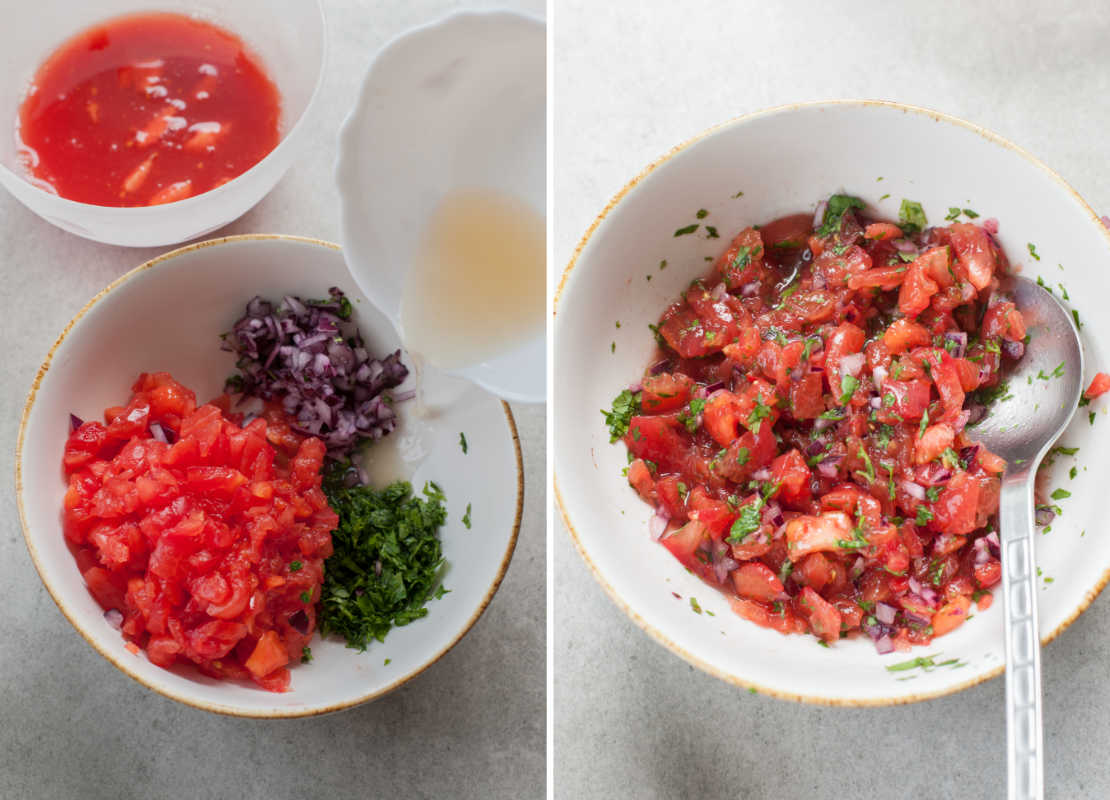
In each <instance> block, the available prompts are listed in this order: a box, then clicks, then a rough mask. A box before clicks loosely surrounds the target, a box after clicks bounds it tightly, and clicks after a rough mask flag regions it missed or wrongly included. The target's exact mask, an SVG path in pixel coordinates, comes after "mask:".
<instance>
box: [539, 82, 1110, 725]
mask: <svg viewBox="0 0 1110 800" xmlns="http://www.w3.org/2000/svg"><path fill="white" fill-rule="evenodd" d="M919 153H930V154H931V158H930V160H929V164H930V166H929V168H928V169H924V168H922V167H921V165H920V162H919V161H918V160H917V158H916V156H914V155H911V154H919ZM772 155H773V157H772ZM832 193H848V194H855V195H858V196H860V197H861V199H862V200H863V202H864V204H865V206H866V208H867V216H869V217H871V218H873V219H895V218H897V217H898V212H899V205H900V203H901V201H902V199H904V198H905V199H909V200H913V201H918V202H920V204H921V206H922V208H923V211H924V213H925V214H926V215H927V218H928V220H929V223H930V225H940V226H943V225H946V224H947V222H946V221H945V217H946V216H947V215H948V214H951V213H952V212H951V209H952V208H954V207H955V208H957V211H958V212H961V213H962V210H963V209H971V210H973V211H974V212H977V213H978V214H980V215H981V220H979V221H980V222H981V221H982V220H986V219H989V218H995V219H997V220H998V222H999V230H998V233H997V237H998V242H999V245H1000V246H1001V247H1002V249H1003V250H1004V251H1005V252H1006V254H1007V255H1008V256H1009V257H1010V259H1011V263H1012V266H1013V268H1014V269H1015V270H1018V271H1020V272H1021V274H1023V275H1025V276H1027V277H1042V278H1043V279H1044V280H1045V282H1050V285H1052V286H1053V287H1054V288H1055V289H1056V291H1057V292H1058V296H1062V295H1060V294H1059V293H1060V292H1061V289H1060V288H1058V287H1057V284H1058V283H1062V284H1063V285H1064V286H1065V287H1066V289H1067V291H1068V293H1069V296H1070V301H1068V302H1070V304H1071V305H1072V306H1073V308H1074V309H1075V310H1076V311H1077V312H1078V314H1079V316H1080V319H1081V321H1082V325H1083V327H1082V331H1081V336H1082V338H1083V340H1084V348H1085V351H1086V354H1087V356H1088V362H1089V363H1090V364H1091V375H1088V376H1086V381H1085V382H1086V383H1089V382H1090V380H1091V377H1092V376H1093V374H1094V372H1095V371H1096V370H1097V369H1098V367H1099V365H1105V364H1106V353H1105V347H1104V346H1103V345H1102V344H1101V343H1102V341H1104V340H1105V336H1106V335H1107V334H1108V333H1110V331H1108V330H1107V327H1106V325H1105V323H1103V322H1102V321H1101V320H1100V318H1099V317H1098V314H1097V311H1098V305H1097V303H1098V300H1097V298H1098V297H1100V296H1103V295H1104V294H1105V292H1106V291H1107V289H1108V288H1110V287H1108V286H1107V285H1106V281H1105V278H1104V277H1103V276H1104V275H1106V274H1107V273H1106V269H1107V268H1110V235H1108V232H1107V231H1106V229H1105V228H1104V226H1103V225H1102V224H1101V223H1100V222H1099V220H1098V218H1097V216H1096V215H1095V214H1094V213H1092V212H1091V210H1090V209H1089V208H1088V207H1087V206H1086V204H1085V203H1084V202H1083V201H1082V200H1081V199H1080V198H1079V197H1078V196H1077V195H1076V194H1075V193H1074V192H1073V191H1072V190H1071V189H1070V188H1069V187H1068V186H1067V185H1066V184H1065V183H1064V182H1063V181H1062V180H1061V179H1060V178H1059V177H1057V176H1056V175H1055V174H1053V173H1052V172H1051V171H1050V170H1048V169H1047V168H1046V167H1045V166H1044V165H1042V164H1040V162H1038V161H1036V160H1035V159H1034V158H1033V157H1031V156H1029V155H1028V154H1026V153H1024V152H1022V151H1021V150H1019V149H1018V148H1016V147H1015V146H1014V145H1012V144H1010V143H1008V142H1005V141H1004V140H1001V139H1000V138H999V137H997V136H995V135H994V134H992V133H990V132H987V131H984V130H983V129H981V128H978V127H976V126H974V125H971V124H968V123H964V122H961V121H959V120H955V119H953V118H951V117H947V116H945V115H942V114H938V113H935V112H931V111H927V110H924V109H917V108H912V107H909V106H903V105H899V104H895V103H884V102H870V101H844V102H829V103H814V104H805V105H796V106H789V107H784V108H779V109H772V110H770V111H766V112H760V113H756V114H752V115H750V116H748V117H743V118H740V119H737V120H734V121H732V122H729V123H725V124H723V125H721V126H719V127H717V128H715V129H712V130H710V131H708V132H706V133H704V134H702V135H700V136H698V137H696V138H695V139H694V140H692V141H691V142H689V143H687V144H685V145H683V146H681V147H678V148H676V149H675V151H674V152H673V153H672V154H671V155H669V156H667V157H665V158H663V159H662V160H660V161H659V162H657V163H656V164H655V165H653V166H652V167H650V168H649V169H647V170H646V171H645V172H644V173H643V174H641V175H640V176H639V177H638V178H636V179H634V180H633V181H632V182H631V183H630V184H628V186H626V187H625V188H624V189H623V190H622V191H621V192H620V193H619V194H618V195H617V196H616V198H615V199H614V200H613V201H612V203H611V204H610V205H609V207H608V209H607V210H606V211H605V212H604V213H603V214H602V215H601V217H600V218H599V219H598V221H597V223H596V225H595V226H594V227H593V228H592V229H591V231H590V232H589V233H588V234H587V236H586V237H585V238H584V239H583V240H582V242H581V243H580V244H579V246H578V251H577V254H576V255H575V256H574V258H573V259H572V260H571V262H570V265H569V266H568V268H567V270H566V272H565V273H564V276H563V279H562V284H561V286H560V288H559V290H558V293H557V295H556V302H555V329H554V331H555V332H554V336H555V364H554V383H555V385H557V386H559V387H560V391H559V392H557V393H556V398H555V402H554V425H555V429H556V435H555V436H554V438H553V441H554V448H555V452H554V473H555V475H554V478H555V491H556V498H557V501H558V503H559V506H560V509H561V511H562V513H563V519H564V521H565V522H566V525H567V528H568V529H569V531H570V533H571V535H572V538H573V539H574V541H575V543H576V545H577V546H578V548H579V550H580V552H581V553H582V554H583V556H584V557H585V558H586V560H587V563H588V564H589V565H590V567H591V569H592V570H593V571H594V574H595V575H596V576H597V577H598V579H599V581H600V582H601V584H602V585H603V587H604V588H605V589H606V590H607V591H608V592H609V594H610V596H612V597H613V598H614V600H615V601H616V602H617V604H618V605H619V606H620V607H621V608H622V609H624V610H625V611H626V613H628V614H629V615H630V616H632V617H633V619H634V620H635V621H636V622H637V623H638V624H639V625H641V627H643V628H644V629H645V630H646V631H647V632H648V633H649V634H651V635H652V636H653V637H654V638H656V639H657V640H658V641H660V642H661V643H663V644H665V645H666V646H667V647H669V648H670V649H672V650H674V651H675V652H676V653H677V654H678V655H680V656H682V657H683V658H685V659H686V660H688V661H689V662H691V663H692V664H694V665H696V666H699V667H701V668H702V669H705V670H706V671H708V672H710V673H711V674H714V675H716V676H718V677H721V678H722V679H724V680H727V681H729V682H732V683H735V684H737V685H739V686H743V687H746V688H749V689H752V690H753V691H762V692H765V693H768V694H772V695H775V696H780V697H784V698H788V699H796V700H803V701H806V702H814V703H824V704H836V705H882V704H892V703H906V702H914V701H917V700H922V699H927V698H930V697H935V696H939V695H941V694H945V693H949V692H952V691H956V690H958V689H961V688H966V687H968V686H971V685H974V684H976V683H978V682H980V681H983V680H986V679H987V678H989V677H993V676H995V675H997V674H999V673H1000V672H1001V670H1002V668H1003V659H1004V655H1003V647H1002V635H1001V611H1000V604H999V603H995V604H994V606H993V607H991V608H990V609H988V610H985V611H977V610H973V613H972V615H971V616H970V618H968V619H967V621H966V622H965V623H964V624H963V625H961V626H959V627H958V628H956V629H955V630H952V631H951V632H949V633H947V634H946V635H945V636H944V637H941V638H937V639H936V641H934V642H933V643H932V646H931V647H928V648H925V649H923V650H920V651H911V652H908V653H897V652H896V653H890V654H886V655H880V654H878V653H877V652H876V647H875V644H874V643H873V642H872V641H871V640H870V639H869V638H868V637H862V638H860V639H856V640H851V639H843V640H840V641H838V642H836V643H835V644H834V645H833V646H831V647H828V648H825V647H820V646H817V643H816V642H815V640H814V638H813V637H808V636H807V637H803V636H796V635H791V636H784V635H782V634H780V633H778V632H777V631H774V630H768V629H765V628H761V627H759V626H757V625H755V624H753V623H751V622H749V621H748V620H746V619H742V618H741V617H740V616H738V615H737V614H736V613H735V611H734V610H733V608H732V607H731V606H730V604H729V602H728V600H727V598H725V597H724V596H723V595H721V594H720V593H719V592H717V591H716V590H715V589H713V588H712V587H711V586H709V585H707V584H706V583H705V582H704V581H702V580H701V579H700V578H698V577H696V576H695V575H692V574H690V573H689V572H688V571H687V570H686V569H685V568H684V567H683V565H682V564H681V563H679V562H678V561H676V559H675V558H674V556H673V555H672V554H671V553H670V552H668V550H667V548H666V547H664V546H660V545H659V544H658V543H657V542H656V541H654V540H653V539H652V535H651V534H652V532H651V521H652V517H653V510H652V508H651V507H650V506H647V505H645V504H644V503H643V501H642V500H641V499H640V497H639V496H638V495H637V493H636V491H635V490H634V489H632V488H631V487H630V486H629V485H628V481H629V478H628V477H627V476H625V475H623V474H622V470H624V469H626V468H629V463H628V454H627V452H626V450H625V448H624V447H623V446H613V445H611V444H610V436H611V433H610V431H609V429H608V428H607V427H606V425H605V420H604V419H603V418H602V417H601V416H600V415H599V414H598V409H606V410H608V409H610V408H611V406H612V402H613V398H614V397H616V396H617V395H618V394H619V393H621V392H622V391H623V390H625V389H628V388H629V386H630V384H635V383H637V381H638V378H639V376H641V375H643V373H644V369H645V366H646V365H649V364H651V363H652V361H653V356H654V353H655V348H656V343H655V340H654V338H653V336H652V335H651V332H650V330H649V327H648V326H649V325H651V326H656V325H658V324H659V321H660V315H661V313H662V312H663V310H664V309H666V308H667V306H668V304H670V303H671V302H673V301H675V299H676V298H678V297H679V295H680V293H681V292H683V291H684V290H686V289H687V288H688V287H689V285H690V282H691V281H692V280H694V279H695V278H697V277H699V276H702V275H704V274H705V273H706V272H707V271H708V270H709V269H710V267H711V262H713V261H715V260H716V259H718V258H719V257H721V255H722V254H723V253H725V251H726V250H727V249H728V247H729V242H730V241H731V239H732V237H733V236H734V235H735V234H736V232H738V231H741V230H743V229H745V228H747V227H750V226H753V225H757V224H762V223H766V222H767V221H769V220H775V219H778V218H781V217H783V216H785V215H788V214H796V213H798V212H799V211H806V212H808V213H809V214H812V213H813V212H814V211H815V204H816V202H817V200H818V199H820V198H821V197H827V196H829V195H830V194H832ZM1031 196H1035V197H1037V198H1038V202H1037V203H1036V204H1035V207H1034V206H1030V205H1029V204H1027V203H1025V202H1024V201H1023V200H1021V199H1020V198H1028V197H1031ZM694 226H696V228H695V227H694ZM676 234H677V235H676ZM714 234H716V235H714ZM1030 245H1032V249H1031V248H1030ZM1034 253H1035V254H1036V255H1035V256H1034ZM1038 257H1039V259H1040V260H1038ZM1100 403H1105V401H1104V400H1101V401H1100V400H1093V401H1091V408H1090V409H1082V410H1081V411H1084V412H1086V411H1093V412H1094V416H1093V417H1089V416H1087V415H1086V414H1084V413H1081V414H1079V415H1077V416H1076V420H1075V422H1074V423H1073V425H1072V426H1071V428H1070V429H1069V430H1068V431H1067V432H1066V433H1065V434H1064V436H1063V437H1062V440H1061V442H1060V443H1059V444H1060V445H1061V446H1062V447H1064V448H1065V450H1062V451H1060V453H1059V454H1058V458H1057V460H1056V463H1055V464H1054V465H1052V467H1050V468H1049V469H1048V470H1047V471H1046V475H1045V478H1044V480H1045V481H1046V482H1047V485H1046V494H1048V493H1051V492H1053V491H1055V490H1057V489H1060V490H1063V491H1061V492H1060V494H1059V496H1060V497H1064V498H1065V499H1063V500H1060V501H1058V503H1057V504H1058V505H1059V507H1060V508H1061V509H1062V511H1063V513H1062V514H1061V515H1059V516H1057V518H1056V519H1055V520H1054V521H1053V522H1052V524H1051V530H1050V531H1049V532H1048V533H1047V534H1044V535H1038V536H1037V547H1038V552H1037V559H1038V564H1039V565H1040V566H1041V567H1042V570H1043V573H1044V577H1046V578H1049V579H1050V580H1049V581H1044V582H1043V584H1042V585H1041V587H1040V592H1039V594H1040V596H1039V601H1040V608H1041V612H1042V616H1041V620H1042V637H1043V638H1044V639H1049V638H1051V637H1052V636H1054V635H1056V634H1058V633H1059V632H1060V631H1062V630H1063V629H1064V628H1065V627H1066V626H1067V625H1068V624H1069V623H1070V622H1071V621H1072V620H1074V618H1075V617H1076V616H1077V615H1078V614H1079V613H1080V612H1081V611H1082V610H1083V609H1085V608H1086V607H1087V606H1088V605H1089V603H1090V602H1091V600H1092V599H1093V597H1094V596H1095V594H1096V593H1097V592H1098V591H1099V590H1100V589H1101V588H1102V586H1103V585H1104V584H1105V582H1106V579H1107V567H1108V566H1110V546H1107V545H1105V544H1104V543H1103V542H1102V541H1100V540H1099V539H1098V537H1096V539H1095V540H1094V541H1093V542H1092V534H1093V531H1094V530H1096V520H1097V511H1096V508H1097V499H1098V494H1099V492H1098V490H1097V489H1096V487H1095V480H1096V479H1095V477H1094V476H1096V475H1098V474H1101V471H1102V470H1104V469H1106V468H1107V466H1110V465H1108V463H1107V460H1108V458H1107V456H1105V455H1104V453H1105V452H1106V451H1105V446H1106V444H1107V441H1108V439H1107V437H1108V436H1110V428H1108V427H1107V426H1106V424H1105V423H1106V420H1105V416H1104V409H1103V408H1102V406H1101V405H1100ZM591 420H592V421H591ZM1091 420H1093V422H1092V421H1091ZM1076 447H1078V448H1079V450H1078V452H1073V448H1076ZM1069 453H1070V454H1069ZM1073 467H1074V468H1075V472H1074V474H1075V477H1074V478H1072V477H1070V473H1071V472H1072V468H1073ZM1084 468H1086V470H1085V469H1084ZM876 469H878V468H876ZM863 470H864V471H866V463H864V465H863ZM896 491H897V487H896ZM744 499H745V500H746V499H748V498H747V497H745V498H744ZM1042 531H1043V528H1042ZM1084 534H1086V535H1084ZM985 577H986V576H985Z"/></svg>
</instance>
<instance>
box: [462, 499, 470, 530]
mask: <svg viewBox="0 0 1110 800" xmlns="http://www.w3.org/2000/svg"><path fill="white" fill-rule="evenodd" d="M462 524H463V525H465V526H466V529H467V530H470V503H467V504H466V513H465V514H463V518H462Z"/></svg>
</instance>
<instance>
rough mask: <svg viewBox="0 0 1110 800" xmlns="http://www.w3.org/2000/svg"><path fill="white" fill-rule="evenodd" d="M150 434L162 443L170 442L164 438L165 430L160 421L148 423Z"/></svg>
mask: <svg viewBox="0 0 1110 800" xmlns="http://www.w3.org/2000/svg"><path fill="white" fill-rule="evenodd" d="M150 435H151V436H153V437H154V438H155V439H156V440H157V441H159V442H161V443H162V444H169V443H170V440H169V439H168V438H166V431H165V430H164V429H163V428H162V425H161V424H160V423H157V422H152V423H150Z"/></svg>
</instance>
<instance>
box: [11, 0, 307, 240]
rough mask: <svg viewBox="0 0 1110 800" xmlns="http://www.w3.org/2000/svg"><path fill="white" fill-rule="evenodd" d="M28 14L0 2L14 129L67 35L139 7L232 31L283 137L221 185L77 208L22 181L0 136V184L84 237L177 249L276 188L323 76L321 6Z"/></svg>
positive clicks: (221, 2)
mask: <svg viewBox="0 0 1110 800" xmlns="http://www.w3.org/2000/svg"><path fill="white" fill-rule="evenodd" d="M34 9H35V10H34V13H29V12H28V10H27V5H26V4H25V3H23V4H21V3H19V2H16V0H0V14H2V15H3V18H4V19H7V20H18V24H12V25H9V26H7V27H6V29H5V30H6V33H7V35H5V36H4V40H3V47H2V48H0V114H3V115H5V116H4V121H3V123H0V124H3V125H6V126H8V127H12V126H14V125H15V122H16V119H17V117H18V113H19V106H20V103H21V102H22V100H23V97H24V94H25V92H26V90H27V87H28V86H29V84H30V82H31V79H32V77H33V76H34V74H35V71H36V70H37V69H38V68H39V66H40V65H41V64H42V62H43V61H44V60H45V59H46V57H47V56H49V55H50V54H51V53H52V52H53V51H54V50H55V49H56V48H57V47H58V46H59V45H60V44H62V43H63V42H64V41H65V40H66V39H68V38H70V37H71V36H74V35H75V34H78V33H80V32H81V31H83V30H85V29H86V28H88V27H89V26H91V25H93V24H95V23H97V22H101V21H104V20H106V19H111V18H112V17H117V16H120V15H122V14H131V13H136V12H147V11H173V12H177V13H180V14H186V15H190V16H197V17H199V18H201V19H205V20H210V21H212V22H214V23H216V24H217V25H221V26H223V27H226V28H227V29H228V30H230V31H232V32H233V33H235V34H237V35H238V36H240V38H242V40H243V41H244V42H245V43H246V44H247V46H248V47H250V48H251V49H252V50H253V51H254V52H255V53H256V54H257V55H258V57H259V59H260V60H261V62H262V64H263V66H264V68H265V69H266V71H267V73H268V74H269V75H270V77H271V78H272V79H273V81H274V83H275V84H277V87H278V91H279V92H280V93H281V102H282V122H281V125H282V130H281V133H282V137H281V141H280V142H278V145H277V147H275V148H274V149H273V150H272V151H270V153H269V155H267V156H266V157H265V158H263V159H262V160H261V161H259V162H258V163H257V164H255V165H254V166H253V167H251V168H250V169H249V170H247V171H246V172H244V173H243V174H241V175H239V176H238V177H237V178H235V179H234V180H231V181H228V182H227V183H226V184H224V185H223V186H220V187H218V188H216V189H213V190H212V191H210V192H205V193H204V194H200V195H196V196H195V197H190V198H188V199H185V200H180V201H178V202H176V203H167V204H165V205H159V206H148V207H141V208H115V207H111V206H96V205H90V204H88V203H78V202H75V201H73V200H67V199H65V198H64V197H59V196H58V195H56V194H53V193H51V192H48V191H46V190H44V189H42V188H40V187H38V186H35V185H34V184H32V183H31V182H29V181H28V180H27V179H26V178H25V177H24V173H23V170H22V168H21V167H20V165H19V160H18V149H17V146H16V145H17V142H16V138H15V136H10V135H6V136H0V184H2V185H3V186H4V188H6V189H7V190H8V191H9V192H11V193H12V195H13V196H14V197H15V198H16V199H17V200H19V202H21V203H23V205H25V206H27V208H29V209H31V211H33V212H35V213H36V214H38V215H39V216H40V217H42V218H43V219H45V220H46V221H47V222H50V223H52V224H54V225H57V226H58V227H59V228H61V229H63V230H66V231H69V232H70V233H75V234H77V235H78V236H82V237H84V238H86V239H92V240H93V241H96V242H103V243H105V244H117V245H125V246H128V247H156V246H161V245H170V244H177V243H178V242H184V241H186V240H188V239H194V238H196V237H198V236H201V235H203V234H205V233H208V232H209V231H213V230H215V229H216V228H219V227H221V226H223V225H226V224H227V223H229V222H231V221H232V220H234V219H236V218H238V217H240V216H242V215H243V214H244V213H246V212H247V211H248V210H249V209H250V208H251V207H253V206H254V205H255V204H256V203H257V202H258V201H259V200H261V199H262V198H263V197H265V196H266V194H267V193H268V192H269V191H270V190H271V189H273V188H274V185H275V184H276V183H277V182H278V181H279V180H280V179H281V177H282V176H283V175H284V174H285V173H286V171H287V170H288V169H289V167H290V166H291V165H292V164H293V161H294V160H295V158H296V156H297V154H298V152H299V150H300V148H301V146H302V145H303V144H304V143H305V142H304V136H305V127H306V125H305V123H306V120H308V119H310V118H311V117H312V109H313V106H314V105H315V100H316V95H317V93H318V90H319V88H320V84H321V82H322V80H323V73H324V60H325V55H326V36H327V31H326V27H325V24H324V13H323V7H322V5H321V3H320V0H203V2H196V0H160V1H159V2H151V0H99V1H98V2H96V3H74V2H72V0H38V1H37V2H36V3H35V7H34Z"/></svg>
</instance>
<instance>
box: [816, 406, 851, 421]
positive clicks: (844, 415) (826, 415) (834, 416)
mask: <svg viewBox="0 0 1110 800" xmlns="http://www.w3.org/2000/svg"><path fill="white" fill-rule="evenodd" d="M817 419H831V420H832V421H833V422H839V421H840V420H842V419H848V409H846V408H830V409H829V410H828V411H822V412H821V413H820V414H818V415H817Z"/></svg>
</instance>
